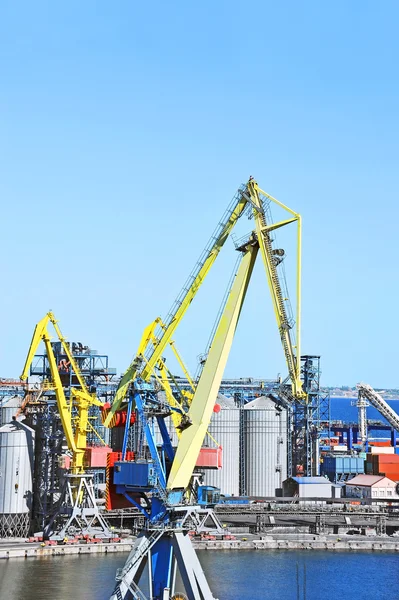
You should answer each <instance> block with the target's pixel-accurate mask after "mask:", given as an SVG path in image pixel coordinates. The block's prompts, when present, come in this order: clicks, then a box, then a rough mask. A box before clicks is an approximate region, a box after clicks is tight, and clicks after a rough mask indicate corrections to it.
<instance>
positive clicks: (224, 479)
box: [204, 394, 240, 496]
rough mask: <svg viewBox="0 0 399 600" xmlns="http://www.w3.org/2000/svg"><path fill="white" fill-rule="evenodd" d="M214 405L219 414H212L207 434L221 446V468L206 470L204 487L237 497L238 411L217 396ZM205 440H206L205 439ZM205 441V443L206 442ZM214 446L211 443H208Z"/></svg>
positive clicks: (238, 477)
mask: <svg viewBox="0 0 399 600" xmlns="http://www.w3.org/2000/svg"><path fill="white" fill-rule="evenodd" d="M216 403H217V404H219V405H220V407H221V410H220V412H218V413H216V412H214V413H213V414H212V419H211V423H210V425H209V428H208V429H209V433H210V434H211V435H212V437H214V438H215V440H216V441H217V442H218V444H220V446H222V449H223V467H222V469H220V470H206V472H205V478H204V483H205V485H214V486H215V487H218V488H220V490H221V492H222V494H232V495H234V496H238V495H239V493H240V491H239V490H240V410H239V409H238V408H237V407H236V405H235V403H234V400H233V399H231V398H226V396H223V395H222V394H219V395H218V398H217V400H216ZM206 439H207V438H206ZM206 439H205V441H206ZM210 445H211V446H214V443H213V442H210Z"/></svg>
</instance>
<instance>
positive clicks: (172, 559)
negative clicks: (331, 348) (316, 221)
mask: <svg viewBox="0 0 399 600" xmlns="http://www.w3.org/2000/svg"><path fill="white" fill-rule="evenodd" d="M264 199H267V200H269V201H272V202H274V203H277V204H278V205H279V206H280V207H281V208H283V209H285V210H287V211H288V212H289V213H290V214H291V217H290V218H289V219H286V220H285V221H281V222H279V223H274V224H272V223H268V222H267V219H266V214H265V208H264ZM246 210H248V211H250V212H251V214H252V216H253V218H254V221H255V232H252V234H251V235H250V236H249V238H248V239H247V240H246V242H245V243H244V244H241V245H240V247H239V248H237V249H238V250H239V251H240V253H241V261H240V264H239V267H238V269H237V271H236V273H235V276H234V279H233V281H232V284H231V287H230V290H229V293H228V296H227V300H226V303H225V305H224V308H223V311H222V313H221V316H220V319H219V321H218V324H217V327H216V330H215V332H214V334H213V337H212V340H211V344H210V347H209V351H208V354H207V356H206V359H205V362H204V365H203V368H202V371H201V374H200V376H199V379H198V380H196V381H192V380H191V379H190V381H191V384H192V385H191V388H192V392H190V398H189V401H188V402H186V403H185V405H183V403H181V404H179V403H178V402H176V400H175V399H174V398H173V395H172V394H171V388H170V386H169V388H168V385H167V384H166V385H165V384H164V385H163V388H164V391H165V392H166V400H165V399H164V400H162V401H160V399H159V398H158V391H157V388H156V387H155V386H154V381H158V383H159V381H161V382H162V380H165V379H166V377H167V371H166V367H165V363H164V360H163V357H162V355H163V352H164V350H165V349H166V346H167V345H168V344H169V345H171V346H172V349H173V342H172V335H173V334H174V332H175V330H176V328H177V326H178V325H179V323H180V322H181V320H182V318H183V316H184V315H185V313H186V311H187V309H188V307H189V305H190V304H191V302H192V300H193V299H194V297H195V295H196V293H197V291H198V289H199V287H200V286H201V284H202V283H203V281H204V279H205V277H206V275H207V274H208V272H209V270H210V268H211V266H212V265H213V264H214V262H215V260H216V257H217V256H218V254H219V252H220V250H221V248H222V247H223V245H224V243H225V241H226V239H227V237H228V235H229V234H230V233H231V231H232V229H233V227H234V225H235V223H236V222H237V220H238V219H239V218H240V216H241V215H242V214H243V213H244V211H246ZM293 222H297V226H298V246H297V247H298V251H299V252H300V248H301V246H300V233H301V221H300V215H298V214H297V213H294V212H293V211H292V210H291V209H288V208H287V207H286V206H284V205H283V204H281V203H280V202H279V201H278V200H276V199H275V198H273V197H272V196H269V195H268V194H266V192H263V191H262V190H261V189H260V188H259V187H258V185H257V183H256V182H255V181H254V180H253V179H252V178H251V179H250V180H249V181H248V183H247V184H245V185H243V186H241V187H240V188H239V190H238V192H237V194H236V196H235V198H234V200H233V204H232V206H231V207H230V208H229V209H228V210H227V211H226V214H225V217H224V218H223V219H222V221H221V222H220V223H219V226H218V228H217V230H216V232H215V234H214V236H213V237H212V238H211V241H210V243H209V244H208V246H207V248H206V249H205V251H204V253H203V255H202V257H201V258H200V260H199V261H198V263H197V265H196V267H195V269H194V271H193V273H192V275H191V276H190V278H189V280H188V282H187V283H186V286H185V287H184V288H183V290H182V292H181V294H180V296H179V297H178V299H177V301H176V302H175V304H174V306H173V307H172V309H171V311H170V312H169V314H168V316H167V318H166V319H165V322H162V321H161V320H160V319H159V318H158V319H156V320H155V321H154V322H153V323H152V324H151V325H149V326H148V327H147V328H146V329H145V331H144V333H143V336H142V339H141V342H140V344H139V348H138V351H137V354H136V357H135V359H134V360H133V361H132V363H131V364H130V366H129V368H128V370H127V371H126V373H125V374H124V376H123V377H122V379H121V382H120V385H119V387H118V390H117V392H116V396H115V399H114V402H113V405H112V407H111V411H110V412H109V414H108V415H107V416H106V419H105V421H104V424H105V425H108V426H109V425H111V426H112V421H113V419H114V416H115V414H116V412H117V411H118V410H119V409H120V407H121V405H122V403H123V402H127V404H128V409H127V410H128V415H129V414H130V412H131V411H132V409H133V406H134V407H135V410H136V412H137V414H138V419H139V421H140V422H141V423H142V426H143V429H144V431H145V435H146V442H147V445H148V449H149V452H150V456H151V458H150V459H148V458H147V459H146V460H145V459H140V460H138V461H132V462H129V461H124V460H121V461H120V462H116V463H115V472H114V480H113V482H114V484H115V485H116V490H117V492H118V493H121V494H123V495H124V496H125V497H126V498H127V499H128V500H129V501H130V502H131V503H132V504H133V505H134V506H136V508H138V509H139V510H140V511H141V512H142V513H143V514H144V516H145V517H146V519H147V523H148V524H147V528H146V529H145V530H143V532H142V534H141V535H140V536H139V537H138V539H137V541H136V543H135V545H134V547H133V549H132V552H131V554H130V555H129V557H128V560H127V561H126V564H125V566H124V567H123V569H120V570H118V573H117V577H116V587H115V589H114V592H113V594H112V596H111V600H122V599H123V598H127V597H130V595H132V596H133V598H140V599H141V598H143V595H142V592H141V590H140V588H139V587H138V586H139V581H140V577H141V573H142V572H143V569H144V566H145V563H146V562H147V563H148V574H149V588H150V596H151V598H154V599H156V600H165V598H166V599H167V600H169V598H171V595H173V594H174V585H175V583H174V582H175V575H176V569H177V568H179V570H180V574H181V576H182V579H183V582H184V586H185V590H186V593H187V594H188V598H189V600H213V598H214V597H213V595H212V592H211V590H210V588H209V585H208V583H207V581H206V579H205V576H204V574H203V571H202V568H201V566H200V564H199V561H198V558H197V557H196V555H195V552H194V551H193V549H192V546H191V543H190V541H189V537H188V535H187V532H188V530H189V529H190V528H194V529H195V528H196V526H197V525H196V524H197V523H198V517H196V515H197V514H198V511H199V507H198V506H195V505H193V503H192V501H190V497H191V495H190V488H191V486H192V478H193V472H194V469H195V464H196V461H197V457H198V455H199V452H200V449H201V446H202V444H203V441H204V438H205V436H206V433H207V429H208V426H209V423H210V420H211V416H212V411H213V407H214V404H215V400H216V397H217V393H218V391H219V387H220V383H221V379H222V377H223V372H224V369H225V366H226V363H227V359H228V356H229V352H230V348H231V345H232V342H233V338H234V334H235V331H236V328H237V324H238V321H239V317H240V314H241V310H242V307H243V303H244V300H245V295H246V292H247V289H248V285H249V282H250V278H251V275H252V271H253V267H254V264H255V261H256V257H257V254H258V252H259V250H260V253H261V256H262V260H263V264H264V267H265V270H266V274H267V279H268V283H269V288H270V292H271V296H272V302H273V307H274V311H275V315H276V320H277V324H278V328H279V333H280V338H281V342H282V346H283V350H284V355H285V359H286V362H287V367H288V373H289V377H290V379H291V384H292V399H294V400H296V399H303V398H305V397H306V394H305V393H304V391H303V390H302V382H301V379H300V354H299V348H300V345H299V342H300V335H299V334H300V258H299V259H298V264H297V267H298V268H297V342H296V344H295V343H294V341H293V335H292V327H293V323H291V322H290V320H289V318H288V314H287V310H286V302H287V301H288V299H286V298H284V295H283V290H282V286H281V282H280V280H279V276H278V272H277V269H276V266H277V265H276V255H278V253H276V251H275V250H274V249H273V246H272V239H271V237H270V233H271V232H272V231H273V230H274V229H277V228H279V227H283V226H285V225H288V224H290V223H293ZM156 367H157V368H158V369H159V371H160V373H161V377H160V378H158V376H157V375H156V374H155V372H154V369H155V368H156ZM183 369H184V365H183ZM125 398H126V399H125ZM171 414H172V415H175V416H176V415H177V416H176V419H173V420H174V423H175V425H176V423H177V424H178V425H177V427H178V429H179V430H180V431H179V437H178V441H177V448H176V450H174V448H173V447H172V445H171V442H170V439H169V434H168V431H167V428H166V425H165V422H164V419H165V418H166V417H167V416H169V415H171ZM154 420H156V421H157V423H158V427H159V431H160V433H161V437H162V444H161V447H159V444H157V443H156V441H155V438H154V434H153V428H152V426H151V422H153V421H154ZM129 426H130V419H129V418H128V419H127V420H126V431H125V438H124V445H123V449H122V456H124V455H125V449H126V447H125V440H127V439H128V435H127V430H128V428H129ZM143 502H144V504H143ZM173 597H175V596H173Z"/></svg>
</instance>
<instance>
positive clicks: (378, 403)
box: [356, 383, 399, 442]
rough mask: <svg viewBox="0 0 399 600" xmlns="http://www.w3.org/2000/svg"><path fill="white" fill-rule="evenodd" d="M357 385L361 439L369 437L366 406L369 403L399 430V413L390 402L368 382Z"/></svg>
mask: <svg viewBox="0 0 399 600" xmlns="http://www.w3.org/2000/svg"><path fill="white" fill-rule="evenodd" d="M356 387H357V390H358V401H357V404H356V406H357V407H358V410H359V434H360V438H361V441H362V442H365V441H366V439H367V421H366V407H367V406H368V403H370V404H371V405H372V406H374V408H376V409H377V410H378V412H379V413H380V414H381V415H382V416H383V417H385V419H386V420H387V421H388V423H389V424H390V425H391V426H392V427H393V428H394V429H396V431H399V415H398V414H397V413H396V412H395V411H394V410H393V408H392V407H391V406H389V404H388V402H386V401H385V400H384V398H383V397H382V396H381V395H380V394H378V393H377V392H376V391H375V390H374V389H373V388H372V387H371V385H369V384H368V383H358V384H357V386H356Z"/></svg>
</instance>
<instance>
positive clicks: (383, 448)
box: [370, 446, 395, 454]
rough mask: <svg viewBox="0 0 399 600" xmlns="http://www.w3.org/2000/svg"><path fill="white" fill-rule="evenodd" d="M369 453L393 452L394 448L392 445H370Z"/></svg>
mask: <svg viewBox="0 0 399 600" xmlns="http://www.w3.org/2000/svg"><path fill="white" fill-rule="evenodd" d="M370 453H371V454H395V449H394V447H393V446H371V447H370Z"/></svg>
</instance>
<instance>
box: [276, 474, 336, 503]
mask: <svg viewBox="0 0 399 600" xmlns="http://www.w3.org/2000/svg"><path fill="white" fill-rule="evenodd" d="M341 489H342V486H341V485H337V484H334V483H332V482H331V481H329V480H328V479H326V478H325V477H289V478H288V479H286V480H285V481H284V482H283V494H284V496H291V497H297V498H299V499H304V498H314V499H317V498H341Z"/></svg>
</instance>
